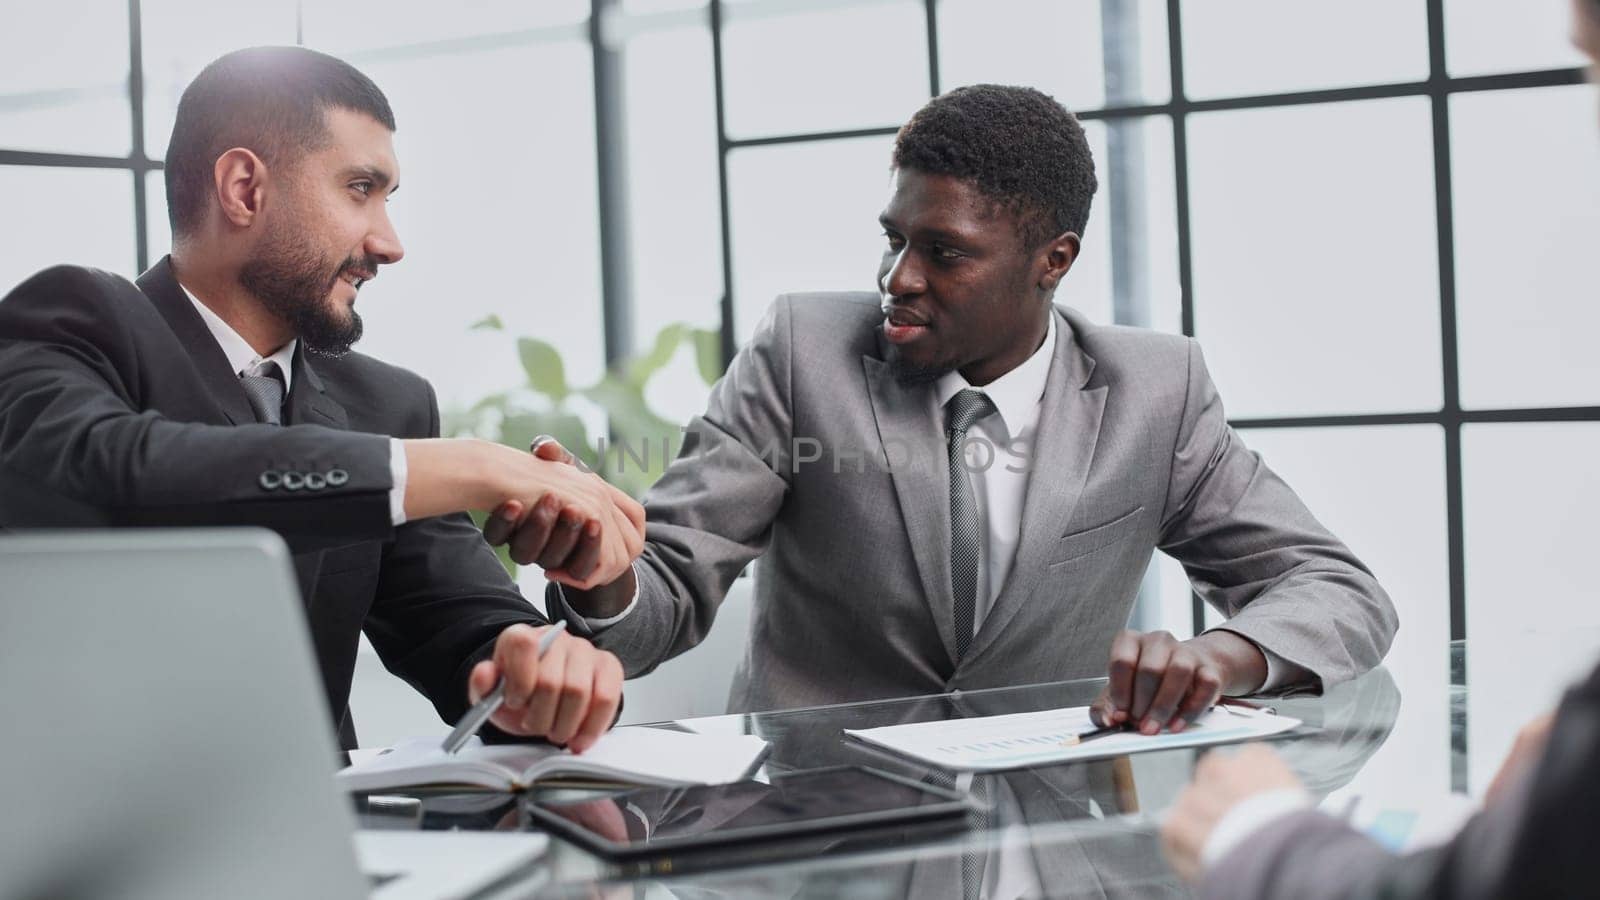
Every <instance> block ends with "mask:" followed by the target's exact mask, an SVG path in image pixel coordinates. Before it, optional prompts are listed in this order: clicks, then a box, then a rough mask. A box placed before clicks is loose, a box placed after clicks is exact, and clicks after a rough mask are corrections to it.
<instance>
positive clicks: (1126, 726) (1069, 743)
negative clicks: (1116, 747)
mask: <svg viewBox="0 0 1600 900" xmlns="http://www.w3.org/2000/svg"><path fill="white" fill-rule="evenodd" d="M1132 730H1133V723H1132V722H1123V723H1122V724H1121V725H1106V726H1104V727H1101V728H1096V729H1094V730H1093V731H1085V732H1083V733H1082V734H1075V735H1072V736H1071V737H1068V738H1067V739H1066V740H1063V741H1062V742H1061V746H1063V747H1076V746H1078V745H1079V744H1081V743H1083V742H1084V741H1092V740H1094V739H1095V738H1103V737H1105V736H1106V735H1108V734H1121V733H1122V732H1124V731H1132Z"/></svg>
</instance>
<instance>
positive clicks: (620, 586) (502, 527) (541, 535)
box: [483, 435, 644, 619]
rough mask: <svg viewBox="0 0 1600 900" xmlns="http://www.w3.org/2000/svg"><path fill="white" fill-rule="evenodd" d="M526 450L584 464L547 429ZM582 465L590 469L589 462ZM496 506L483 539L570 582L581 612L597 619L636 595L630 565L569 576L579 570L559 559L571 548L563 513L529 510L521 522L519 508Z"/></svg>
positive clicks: (621, 497) (620, 498) (570, 597)
mask: <svg viewBox="0 0 1600 900" xmlns="http://www.w3.org/2000/svg"><path fill="white" fill-rule="evenodd" d="M528 450H529V452H531V453H532V454H533V455H534V456H536V457H538V458H540V459H543V460H548V461H549V462H553V463H560V464H562V465H568V466H574V467H578V468H583V466H582V463H580V462H579V461H578V458H577V457H576V456H573V455H572V453H571V451H569V450H567V449H566V448H565V447H563V446H561V442H559V441H557V440H556V439H555V438H553V437H550V436H549V435H540V436H539V437H537V438H534V441H533V445H532V446H530V447H529V448H528ZM584 471H588V470H587V469H586V468H585V469H584ZM606 487H608V488H610V490H611V491H612V492H613V495H614V498H615V499H616V500H617V503H618V505H619V507H621V506H623V505H624V504H634V505H635V506H637V504H636V503H634V501H633V498H631V497H629V496H628V495H627V494H625V493H623V492H622V491H620V490H617V488H615V487H612V486H611V485H609V484H608V485H606ZM638 509H639V511H640V514H641V515H643V509H644V508H643V507H638ZM496 512H497V514H496V515H495V516H492V517H491V518H490V519H489V521H488V522H486V523H484V526H483V536H484V539H485V540H487V541H488V542H489V544H490V545H491V546H499V545H500V544H505V543H509V544H510V545H511V558H512V559H513V560H515V561H517V562H518V563H521V564H523V565H527V564H529V563H530V562H531V563H534V564H537V565H539V566H541V567H543V568H544V569H545V576H546V577H548V578H550V579H551V580H553V581H559V582H560V583H561V584H563V585H564V586H566V587H567V588H569V590H567V591H566V592H565V593H564V596H565V598H566V600H567V602H568V603H569V604H570V605H571V606H572V608H573V610H574V611H576V612H577V613H578V614H579V615H582V616H587V617H589V618H595V619H605V618H610V617H611V616H615V615H617V614H618V613H620V612H622V611H623V610H624V609H626V608H627V606H628V604H629V603H630V602H632V600H633V595H634V593H635V592H636V591H637V590H638V583H637V582H636V581H635V579H634V573H633V567H632V566H629V567H627V568H625V569H624V570H623V571H622V573H621V575H620V577H618V578H614V579H612V580H610V581H600V582H598V583H595V584H578V583H576V582H575V581H574V580H573V578H572V577H571V576H574V575H576V574H578V572H577V570H575V568H574V566H573V564H571V563H567V564H563V563H562V562H561V560H562V554H563V553H565V552H567V547H568V543H569V542H568V541H567V540H566V535H565V534H564V533H563V532H564V531H565V528H564V526H563V524H562V520H561V518H560V517H559V516H552V515H543V516H527V517H525V518H521V524H517V523H518V520H519V517H520V511H518V510H516V509H505V508H502V509H501V510H497V511H496Z"/></svg>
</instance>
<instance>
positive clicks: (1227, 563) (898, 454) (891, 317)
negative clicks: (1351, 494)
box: [529, 85, 1396, 732]
mask: <svg viewBox="0 0 1600 900" xmlns="http://www.w3.org/2000/svg"><path fill="white" fill-rule="evenodd" d="M1095 187H1096V182H1095V176H1094V166H1093V161H1092V159H1091V158H1090V154H1089V148H1088V144H1087V142H1086V140H1085V138H1084V134H1083V130H1082V128H1081V127H1080V126H1079V124H1078V122H1077V120H1076V119H1075V118H1074V117H1073V116H1072V115H1071V113H1069V112H1067V111H1066V110H1065V109H1063V108H1062V107H1061V106H1060V105H1059V104H1057V103H1056V102H1055V101H1054V100H1052V99H1050V98H1049V97H1047V96H1045V95H1044V94H1041V93H1039V92H1037V91H1034V90H1031V89H1026V88H1011V87H998V86H993V85H980V86H975V87H967V88H961V89H958V90H955V91H952V92H950V93H948V94H945V95H943V96H941V97H939V98H936V99H935V100H933V101H932V102H930V103H929V104H928V105H927V106H926V107H924V108H923V109H922V110H921V111H919V112H918V113H917V114H916V115H915V117H913V118H912V120H911V121H910V122H909V123H908V124H907V125H906V126H905V127H904V128H902V129H901V131H900V134H899V136H898V138H897V141H896V144H895V149H894V158H893V186H892V193H891V196H890V198H889V202H888V205H887V207H886V208H885V209H884V212H883V215H882V217H881V221H882V224H883V228H884V233H885V236H886V241H887V246H886V248H885V250H884V254H883V261H882V266H881V268H880V271H879V277H878V287H879V291H878V292H877V293H859V294H848V293H846V294H802V295H788V296H783V297H780V298H778V300H777V302H776V303H775V304H773V306H772V307H771V309H770V310H769V311H768V313H767V315H766V317H765V318H764V319H763V321H762V322H761V324H760V325H759V327H758V328H757V329H756V333H755V335H754V337H752V338H751V340H750V341H749V342H748V343H747V344H746V345H745V346H744V348H743V349H742V350H741V352H740V353H739V354H738V356H737V358H735V359H734V361H733V362H732V364H731V366H730V367H729V369H728V371H727V373H726V375H724V377H723V378H722V380H721V381H719V382H718V383H717V385H716V386H715V387H714V388H713V390H712V395H711V399H710V403H709V406H708V408H707V409H706V412H705V414H704V415H703V416H700V417H698V418H696V419H695V420H694V421H693V423H692V424H691V426H690V428H689V431H688V435H687V437H686V440H685V443H684V446H683V449H682V451H681V453H680V454H679V457H678V458H677V459H676V460H675V461H674V462H673V464H672V465H671V466H670V467H669V468H668V469H667V472H666V474H665V475H664V476H663V477H662V479H661V480H660V481H659V482H658V483H657V484H656V486H655V487H654V488H653V489H652V490H651V491H650V493H649V494H648V495H647V497H646V509H647V513H648V526H647V546H646V550H645V552H644V555H643V556H642V557H641V558H640V559H639V560H638V561H637V562H636V563H635V565H634V567H633V569H632V571H630V572H628V573H625V574H624V576H623V577H622V578H621V579H619V580H618V581H616V582H613V583H611V584H610V585H607V586H605V587H602V588H599V589H594V590H589V591H577V590H571V589H568V590H567V591H566V593H565V594H564V595H563V594H562V593H561V589H560V588H557V587H552V588H551V589H550V594H549V596H548V597H547V602H548V605H549V607H550V608H551V610H552V611H553V613H554V614H555V615H559V616H563V617H565V618H566V619H567V620H568V621H569V622H570V623H571V624H572V627H573V630H575V631H578V632H580V633H584V634H589V635H592V636H593V639H594V642H595V644H596V645H597V646H600V647H603V648H605V649H607V650H610V651H612V652H613V653H615V654H617V656H618V657H619V658H620V659H621V660H622V661H623V665H624V667H625V669H626V671H627V673H628V674H629V675H630V676H634V675H639V674H643V673H645V672H648V671H650V670H651V669H652V668H654V667H655V666H656V665H658V664H659V663H661V662H662V661H663V660H665V659H668V658H669V657H671V656H673V655H675V654H678V653H682V652H684V651H685V650H688V649H689V648H691V647H693V646H694V645H695V644H697V643H698V642H699V641H700V640H701V639H702V638H703V637H704V636H705V634H706V632H707V630H708V629H709V628H710V627H711V624H712V620H713V618H714V617H715V615H716V612H717V606H718V604H720V603H721V602H722V599H723V597H724V596H725V595H726V593H727V591H728V588H729V586H730V585H731V584H732V582H733V580H734V579H735V578H737V577H738V575H739V573H740V572H741V571H743V570H744V568H745V567H746V566H747V565H749V564H750V562H751V561H752V560H754V559H755V558H756V557H758V556H762V555H763V554H765V557H764V559H763V560H762V563H761V566H760V567H759V570H758V573H757V577H756V590H755V610H754V615H753V620H752V624H751V631H750V641H749V648H748V650H747V652H746V655H745V658H744V659H743V661H742V663H741V665H740V668H739V673H738V676H737V677H736V679H735V684H734V687H733V691H732V696H731V697H730V700H729V708H730V709H732V710H738V711H743V710H763V709H774V708H784V707H795V706H804V705H813V704H824V703H838V702H843V701H851V700H864V699H869V698H878V697H891V696H903V695H909V694H926V693H935V692H942V691H951V690H957V689H960V690H971V689H976V688H985V687H994V686H999V685H1011V684H1019V683H1027V682H1040V681H1049V680H1055V679H1067V678H1084V677H1091V676H1098V675H1103V674H1105V673H1106V671H1107V665H1108V656H1109V665H1110V673H1111V682H1110V687H1109V690H1108V692H1107V694H1106V696H1105V698H1103V700H1102V701H1101V703H1100V706H1099V709H1100V710H1101V716H1102V718H1103V719H1104V720H1107V721H1113V722H1124V721H1127V722H1133V723H1135V724H1137V725H1139V726H1140V727H1142V728H1143V729H1145V730H1146V731H1149V732H1154V731H1158V730H1160V729H1162V728H1169V727H1170V728H1182V727H1183V726H1184V724H1186V723H1187V722H1189V721H1191V720H1192V718H1193V717H1194V716H1196V715H1198V714H1199V713H1200V712H1201V711H1203V710H1204V709H1205V708H1206V707H1207V706H1208V705H1209V704H1210V703H1211V702H1212V701H1213V700H1215V699H1216V697H1217V695H1218V694H1219V692H1222V693H1229V694H1240V693H1248V692H1251V691H1256V690H1258V689H1260V688H1262V687H1263V686H1264V685H1278V684H1284V683H1288V682H1291V681H1306V682H1312V683H1324V684H1325V683H1331V682H1335V681H1340V680H1343V679H1347V678H1350V677H1351V676H1353V675H1356V674H1358V673H1360V672H1363V671H1365V670H1366V669H1368V668H1370V667H1371V666H1373V665H1375V664H1376V663H1377V662H1378V661H1379V660H1380V659H1382V657H1383V655H1384V652H1385V651H1386V650H1387V648H1388V646H1389V642H1390V640H1391V638H1392V636H1393V634H1394V631H1395V627H1396V622H1395V613H1394V609H1393V607H1392V606H1391V604H1390V602H1389V599H1388V597H1387V596H1386V595H1385V594H1384V592H1383V590H1382V589H1381V588H1380V587H1379V586H1378V584H1377V582H1376V581H1375V580H1374V579H1373V577H1372V575H1371V574H1370V573H1369V572H1368V571H1367V569H1366V568H1365V567H1363V566H1362V565H1361V563H1360V562H1359V561H1357V560H1356V558H1355V557H1354V556H1353V555H1351V553H1350V551H1349V550H1347V549H1346V548H1345V547H1344V546H1343V545H1342V544H1341V543H1340V542H1339V541H1338V540H1337V539H1335V538H1334V536H1333V535H1331V534H1329V533H1328V531H1327V530H1326V529H1325V528H1323V527H1322V526H1321V525H1320V524H1319V523H1318V522H1317V521H1316V520H1315V519H1314V518H1313V517H1312V516H1311V514H1310V513H1309V512H1308V511H1307V510H1306V508H1305V507H1304V506H1303V505H1302V504H1301V503H1300V501H1299V499H1298V498H1296V497H1295V495H1294V493H1293V492H1292V491H1290V489H1289V487H1288V486H1287V485H1285V484H1284V483H1283V481H1281V480H1280V479H1279V478H1278V477H1277V476H1276V475H1274V474H1273V473H1272V472H1271V471H1270V470H1269V469H1268V468H1267V467H1266V466H1265V465H1264V464H1263V463H1262V461H1261V459H1260V458H1259V457H1257V456H1256V455H1255V454H1254V453H1251V452H1250V451H1249V450H1247V449H1245V447H1244V446H1243V444H1242V443H1241V442H1240V440H1239V438H1238V436H1237V435H1235V434H1234V432H1233V431H1232V429H1230V428H1229V427H1228V424H1227V422H1226V420H1225V419H1224V416H1223V410H1222V403H1221V400H1220V399H1219V398H1218V396H1217V392H1216V390H1215V388H1214V387H1213V386H1212V383H1211V379H1210V377H1209V376H1208V375H1207V373H1206V368H1205V364H1204V362H1203V361H1202V359H1201V355H1200V349H1199V346H1198V345H1197V344H1196V343H1195V342H1194V341H1193V340H1191V339H1189V338H1185V337H1180V336H1176V335H1168V334H1160V333H1156V332H1151V331H1143V330H1137V329H1131V328H1119V327H1107V326H1100V325H1095V324H1093V323H1091V322H1089V321H1088V320H1086V319H1085V318H1084V317H1083V316H1081V315H1080V314H1078V313H1076V312H1074V311H1072V310H1069V309H1065V308H1061V307H1056V306H1054V305H1052V296H1053V295H1054V293H1055V289H1056V286H1057V284H1059V283H1060V281H1061V279H1062V278H1063V277H1065V276H1066V274H1067V272H1068V270H1070V269H1071V267H1072V264H1073V262H1074V260H1076V259H1077V256H1078V250H1079V235H1080V234H1081V233H1082V231H1083V227H1084V224H1085V222H1086V220H1087V217H1088V213H1089V204H1090V199H1091V197H1092V196H1093V193H1094V190H1095ZM952 474H953V475H954V477H952ZM532 543H533V544H535V545H537V544H539V543H541V542H540V541H538V540H535V541H532ZM1157 548H1159V549H1161V550H1164V551H1166V552H1168V553H1170V554H1172V555H1173V556H1175V557H1177V558H1178V559H1179V560H1181V561H1182V562H1183V564H1184V565H1185V566H1186V567H1187V570H1188V572H1189V575H1190V577H1191V579H1192V580H1193V582H1194V586H1195V589H1196V590H1198V591H1199V592H1200V593H1201V595H1202V596H1204V597H1205V598H1206V599H1207V600H1208V601H1209V602H1211V603H1212V604H1213V605H1214V606H1215V607H1217V608H1218V609H1220V610H1221V611H1223V612H1224V613H1226V614H1227V615H1228V616H1229V621H1228V623H1227V624H1226V626H1224V627H1223V628H1219V629H1216V630H1213V631H1210V632H1208V633H1206V634H1203V635H1200V636H1197V637H1195V638H1193V639H1191V640H1187V641H1178V640H1176V639H1175V638H1173V637H1172V636H1171V635H1170V634H1166V633H1165V632H1161V633H1155V634H1134V633H1131V632H1123V627H1124V625H1125V623H1126V622H1127V620H1128V614H1129V610H1130V608H1131V606H1132V604H1133V601H1134V599H1135V597H1136V594H1137V591H1138V587H1139V583H1140V580H1141V578H1142V577H1143V575H1144V573H1145V569H1146V566H1147V564H1148V563H1149V561H1150V557H1151V553H1152V552H1153V551H1154V550H1155V549H1157ZM529 561H531V562H537V561H538V560H537V559H536V558H534V559H530V560H529Z"/></svg>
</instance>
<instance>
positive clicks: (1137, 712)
mask: <svg viewBox="0 0 1600 900" xmlns="http://www.w3.org/2000/svg"><path fill="white" fill-rule="evenodd" d="M1266 677H1267V660H1266V657H1265V656H1264V655H1263V654H1262V652H1261V650H1260V649H1259V648H1257V647H1256V645H1255V644H1253V643H1251V642H1250V641H1248V640H1246V639H1244V638H1243V637H1240V636H1239V635H1237V634H1234V633H1233V632H1230V631H1209V632H1206V633H1205V634H1202V635H1200V636H1198V637H1195V638H1191V639H1189V640H1187V641H1180V640H1178V639H1177V638H1176V637H1173V636H1172V635H1171V634H1170V633H1168V632H1165V631H1151V632H1137V631H1123V632H1121V633H1120V634H1118V635H1117V636H1116V638H1115V639H1114V640H1113V641H1112V642H1111V660H1110V664H1109V666H1108V681H1107V683H1106V688H1105V690H1104V691H1102V692H1101V694H1100V696H1099V697H1098V698H1097V699H1096V700H1095V702H1094V703H1093V705H1091V706H1090V708H1089V711H1090V715H1091V716H1092V717H1093V718H1094V720H1095V722H1096V723H1097V724H1099V725H1102V726H1105V725H1122V724H1124V723H1130V724H1131V727H1133V728H1136V729H1138V731H1139V732H1140V733H1142V734H1158V733H1160V732H1161V731H1162V730H1170V731H1174V732H1177V731H1182V730H1183V729H1184V728H1186V727H1188V726H1189V725H1191V724H1193V723H1194V721H1195V720H1196V719H1198V718H1199V717H1200V716H1202V715H1204V714H1205V712H1206V710H1208V709H1210V708H1211V706H1212V705H1213V704H1215V703H1216V702H1217V700H1218V698H1220V697H1221V696H1222V695H1223V694H1230V695H1237V694H1248V693H1250V692H1252V691H1255V690H1257V689H1259V688H1260V687H1261V685H1262V684H1263V683H1265V681H1266Z"/></svg>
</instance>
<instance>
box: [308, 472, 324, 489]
mask: <svg viewBox="0 0 1600 900" xmlns="http://www.w3.org/2000/svg"><path fill="white" fill-rule="evenodd" d="M327 486H328V479H327V478H326V477H325V476H324V475H323V474H322V473H321V472H307V473H306V490H308V491H320V490H322V489H323V488H325V487H327Z"/></svg>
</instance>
